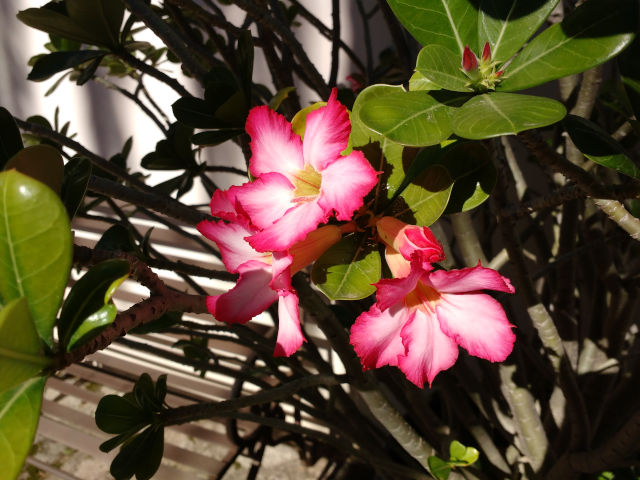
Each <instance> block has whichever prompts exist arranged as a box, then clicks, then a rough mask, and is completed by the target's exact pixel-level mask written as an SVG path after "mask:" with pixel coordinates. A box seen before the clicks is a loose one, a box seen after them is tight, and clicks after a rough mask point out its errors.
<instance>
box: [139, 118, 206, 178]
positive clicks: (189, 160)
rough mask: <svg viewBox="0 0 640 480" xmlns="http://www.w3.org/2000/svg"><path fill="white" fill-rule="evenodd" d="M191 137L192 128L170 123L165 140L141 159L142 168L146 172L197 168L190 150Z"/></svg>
mask: <svg viewBox="0 0 640 480" xmlns="http://www.w3.org/2000/svg"><path fill="white" fill-rule="evenodd" d="M192 136H193V128H192V127H188V126H186V125H183V124H182V123H178V122H176V123H172V124H171V126H170V127H169V130H168V131H167V138H166V139H164V140H160V141H159V142H158V143H156V149H155V151H153V152H151V153H148V154H147V155H145V156H144V157H143V158H142V161H141V164H142V166H143V167H144V168H146V169H148V170H184V169H193V168H195V167H197V164H196V160H195V156H194V152H193V150H192V149H191V137H192Z"/></svg>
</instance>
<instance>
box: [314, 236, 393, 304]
mask: <svg viewBox="0 0 640 480" xmlns="http://www.w3.org/2000/svg"><path fill="white" fill-rule="evenodd" d="M381 265H382V264H381V260H380V253H379V252H378V248H377V245H376V244H375V243H374V242H371V241H370V240H369V238H368V237H367V236H366V235H363V234H352V235H347V236H346V237H344V238H342V239H341V240H340V241H339V242H338V243H336V244H335V245H333V246H332V247H331V248H329V250H327V251H326V252H325V253H324V254H322V256H321V257H320V258H319V259H318V260H316V262H315V263H314V264H313V269H312V270H311V279H312V280H313V283H315V284H316V286H317V287H318V288H319V289H320V291H321V292H322V293H324V294H325V295H326V296H327V297H329V298H330V299H331V300H358V299H361V298H365V297H368V296H369V295H371V294H372V293H373V292H375V290H376V287H374V286H373V285H372V284H374V283H376V282H377V281H378V280H380V275H381V268H382V267H381Z"/></svg>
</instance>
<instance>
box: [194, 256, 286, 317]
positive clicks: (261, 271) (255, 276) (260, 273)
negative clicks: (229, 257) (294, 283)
mask: <svg viewBox="0 0 640 480" xmlns="http://www.w3.org/2000/svg"><path fill="white" fill-rule="evenodd" d="M243 267H244V269H241V272H240V278H239V279H238V283H236V286H235V287H233V288H232V289H231V290H229V291H228V292H227V293H223V294H222V295H217V296H216V297H217V298H216V299H215V300H208V302H207V306H209V307H210V311H211V313H212V314H213V316H214V317H215V318H216V320H219V321H221V322H226V323H247V322H248V321H249V320H251V319H252V318H253V317H255V316H256V315H258V314H260V313H262V312H264V311H265V310H266V309H267V308H269V305H271V304H272V303H273V302H275V301H276V299H277V298H278V295H277V293H276V292H274V291H273V290H271V289H270V288H269V282H270V281H271V276H272V275H271V266H270V265H264V264H263V263H260V262H249V263H247V264H245V265H244V266H243ZM209 298H211V297H209Z"/></svg>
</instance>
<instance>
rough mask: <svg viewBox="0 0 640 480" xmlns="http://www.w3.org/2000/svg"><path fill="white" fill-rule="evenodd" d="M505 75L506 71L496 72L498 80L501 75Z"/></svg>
mask: <svg viewBox="0 0 640 480" xmlns="http://www.w3.org/2000/svg"><path fill="white" fill-rule="evenodd" d="M503 73H504V70H498V71H497V72H496V78H498V77H499V76H500V75H502V74H503Z"/></svg>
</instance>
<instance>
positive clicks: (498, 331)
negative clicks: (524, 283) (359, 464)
mask: <svg viewBox="0 0 640 480" xmlns="http://www.w3.org/2000/svg"><path fill="white" fill-rule="evenodd" d="M376 286H377V288H378V292H377V301H376V303H375V304H374V305H373V306H372V307H371V308H370V309H369V311H368V312H365V313H363V314H362V315H360V316H359V317H358V318H357V319H356V322H355V324H354V325H353V326H352V327H351V344H352V345H353V347H354V348H355V351H356V353H357V354H358V356H359V357H360V359H361V361H362V365H363V368H364V369H369V368H378V367H381V366H383V365H393V366H397V367H399V368H400V370H402V372H404V374H405V375H406V377H407V379H409V380H410V381H411V382H413V383H414V384H416V385H417V386H418V387H420V388H422V387H423V386H424V384H425V382H429V384H430V385H431V383H432V382H433V379H434V378H435V376H436V375H437V374H438V373H439V372H441V371H442V370H446V369H448V368H450V367H452V366H453V364H454V363H455V361H456V359H457V358H458V345H460V346H461V347H463V348H465V349H466V350H467V351H468V352H469V353H470V354H471V355H475V356H477V357H480V358H484V359H487V360H490V361H492V362H500V361H503V360H505V359H506V358H507V356H508V355H509V354H510V353H511V350H512V349H513V343H514V342H515V335H514V334H513V332H512V330H511V328H512V325H511V324H510V323H509V321H508V320H507V317H506V315H505V313H504V310H503V309H502V306H501V305H500V303H498V302H497V301H496V300H494V299H493V298H492V297H490V296H489V295H486V294H483V293H481V290H483V289H488V290H497V291H500V292H508V293H514V291H515V290H514V288H513V287H512V286H511V283H510V282H509V280H508V279H507V278H505V277H503V276H501V275H500V274H499V273H498V272H496V271H495V270H492V269H489V268H484V267H482V266H480V265H478V266H476V267H472V268H463V269H461V270H450V271H445V270H435V271H434V270H431V271H427V270H425V269H423V268H422V262H421V261H420V260H419V259H418V256H417V255H414V257H413V261H412V262H411V270H410V272H409V274H408V275H407V276H406V277H404V278H393V279H387V280H380V281H379V282H378V283H377V284H376Z"/></svg>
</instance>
